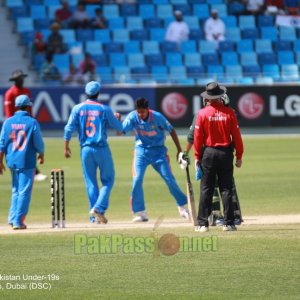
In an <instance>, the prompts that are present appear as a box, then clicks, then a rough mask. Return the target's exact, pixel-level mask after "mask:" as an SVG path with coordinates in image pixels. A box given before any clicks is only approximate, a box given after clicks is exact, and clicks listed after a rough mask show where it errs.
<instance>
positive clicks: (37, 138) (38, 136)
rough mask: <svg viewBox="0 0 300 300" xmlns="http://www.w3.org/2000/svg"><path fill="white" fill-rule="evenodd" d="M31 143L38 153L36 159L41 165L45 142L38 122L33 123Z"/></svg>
mask: <svg viewBox="0 0 300 300" xmlns="http://www.w3.org/2000/svg"><path fill="white" fill-rule="evenodd" d="M33 145H34V147H35V149H36V151H37V153H38V161H39V163H40V164H41V165H42V164H43V163H44V151H45V144H44V141H43V137H42V133H41V129H40V126H39V124H38V122H36V123H35V126H34V129H33Z"/></svg>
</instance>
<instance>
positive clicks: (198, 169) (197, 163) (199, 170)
mask: <svg viewBox="0 0 300 300" xmlns="http://www.w3.org/2000/svg"><path fill="white" fill-rule="evenodd" d="M195 170H196V176H195V179H196V180H200V179H201V178H202V176H203V171H202V168H201V161H200V160H195Z"/></svg>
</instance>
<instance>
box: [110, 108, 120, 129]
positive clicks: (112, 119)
mask: <svg viewBox="0 0 300 300" xmlns="http://www.w3.org/2000/svg"><path fill="white" fill-rule="evenodd" d="M116 116H118V115H114V114H113V112H112V110H111V108H110V107H107V120H108V125H109V127H112V128H114V129H116V130H117V131H122V128H123V127H122V123H121V121H120V120H118V118H117V117H116Z"/></svg>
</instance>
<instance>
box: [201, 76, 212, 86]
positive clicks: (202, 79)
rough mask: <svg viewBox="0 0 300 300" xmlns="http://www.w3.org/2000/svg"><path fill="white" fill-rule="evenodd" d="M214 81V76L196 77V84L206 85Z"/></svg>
mask: <svg viewBox="0 0 300 300" xmlns="http://www.w3.org/2000/svg"><path fill="white" fill-rule="evenodd" d="M213 81H215V79H214V78H210V77H204V78H198V79H197V85H199V86H203V87H204V86H206V85H207V84H208V83H210V82H213Z"/></svg>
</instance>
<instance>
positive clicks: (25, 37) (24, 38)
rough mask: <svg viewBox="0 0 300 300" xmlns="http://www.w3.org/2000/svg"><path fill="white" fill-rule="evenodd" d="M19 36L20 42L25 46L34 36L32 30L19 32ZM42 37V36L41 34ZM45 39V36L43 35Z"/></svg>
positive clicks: (30, 43)
mask: <svg viewBox="0 0 300 300" xmlns="http://www.w3.org/2000/svg"><path fill="white" fill-rule="evenodd" d="M20 37H21V43H22V44H23V45H25V46H27V47H29V46H31V45H32V41H33V40H34V37H35V32H34V31H24V32H21V33H20ZM43 37H44V36H43ZM44 39H45V37H44Z"/></svg>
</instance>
